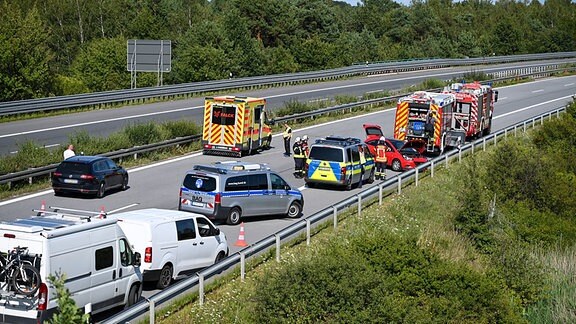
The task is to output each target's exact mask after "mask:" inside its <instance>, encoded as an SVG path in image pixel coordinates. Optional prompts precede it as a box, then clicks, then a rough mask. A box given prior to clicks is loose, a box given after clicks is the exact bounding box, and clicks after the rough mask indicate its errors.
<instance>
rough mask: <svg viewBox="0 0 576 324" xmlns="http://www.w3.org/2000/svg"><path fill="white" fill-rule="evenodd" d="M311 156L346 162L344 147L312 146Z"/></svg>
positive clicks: (315, 158) (312, 157) (314, 158)
mask: <svg viewBox="0 0 576 324" xmlns="http://www.w3.org/2000/svg"><path fill="white" fill-rule="evenodd" d="M309 158H310V159H312V160H321V161H333V162H344V154H342V149H340V148H337V147H327V146H312V147H311V148H310V155H309Z"/></svg>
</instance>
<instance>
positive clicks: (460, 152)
mask: <svg viewBox="0 0 576 324" xmlns="http://www.w3.org/2000/svg"><path fill="white" fill-rule="evenodd" d="M458 163H462V149H461V148H458Z"/></svg>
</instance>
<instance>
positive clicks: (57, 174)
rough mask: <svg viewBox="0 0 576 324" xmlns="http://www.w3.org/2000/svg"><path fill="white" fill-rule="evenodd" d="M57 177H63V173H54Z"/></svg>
mask: <svg viewBox="0 0 576 324" xmlns="http://www.w3.org/2000/svg"><path fill="white" fill-rule="evenodd" d="M52 174H53V175H54V176H55V177H61V176H62V172H54V173H52Z"/></svg>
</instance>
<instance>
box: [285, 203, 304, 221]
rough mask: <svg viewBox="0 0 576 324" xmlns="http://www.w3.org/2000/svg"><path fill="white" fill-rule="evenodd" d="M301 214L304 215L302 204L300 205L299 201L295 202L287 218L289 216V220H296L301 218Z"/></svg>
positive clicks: (289, 208) (291, 205)
mask: <svg viewBox="0 0 576 324" xmlns="http://www.w3.org/2000/svg"><path fill="white" fill-rule="evenodd" d="M301 214H302V204H300V203H299V202H297V201H293V202H292V203H291V204H290V207H288V213H287V214H286V216H288V217H289V218H296V217H300V215H301Z"/></svg>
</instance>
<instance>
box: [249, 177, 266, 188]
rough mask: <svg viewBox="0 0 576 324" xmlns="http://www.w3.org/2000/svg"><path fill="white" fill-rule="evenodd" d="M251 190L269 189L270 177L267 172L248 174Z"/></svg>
mask: <svg viewBox="0 0 576 324" xmlns="http://www.w3.org/2000/svg"><path fill="white" fill-rule="evenodd" d="M248 181H249V183H250V190H268V177H267V176H266V173H261V174H251V175H249V176H248Z"/></svg>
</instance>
